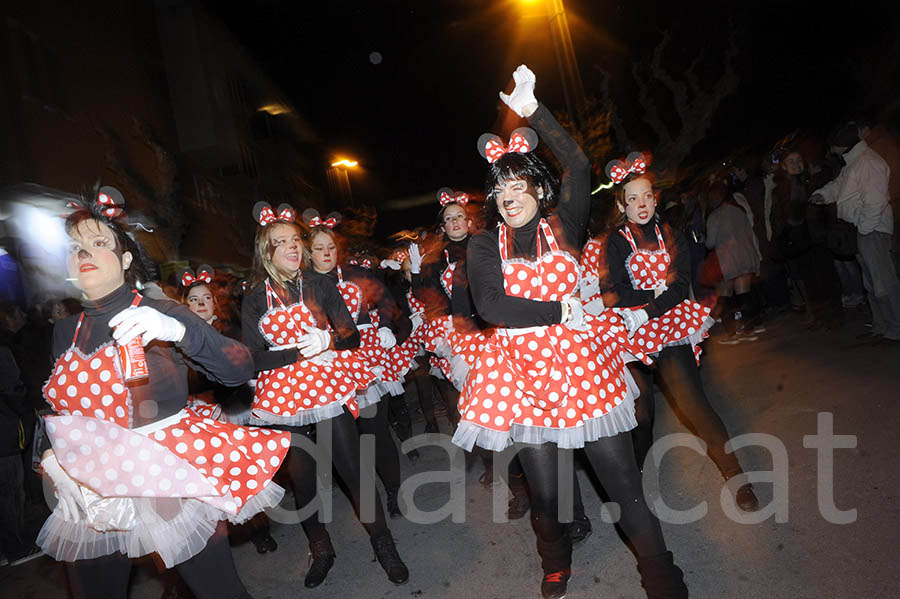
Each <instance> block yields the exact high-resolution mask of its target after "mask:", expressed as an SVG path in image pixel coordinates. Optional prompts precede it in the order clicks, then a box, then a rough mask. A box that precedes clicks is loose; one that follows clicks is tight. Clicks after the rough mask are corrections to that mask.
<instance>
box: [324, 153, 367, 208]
mask: <svg viewBox="0 0 900 599" xmlns="http://www.w3.org/2000/svg"><path fill="white" fill-rule="evenodd" d="M358 166H359V162H358V161H356V160H351V159H349V158H339V159H338V160H335V161H333V162H332V163H331V166H330V167H329V168H328V188H329V191H331V194H332V196H334V197H336V198H338V201H339V202H340V204H341V205H342V206H345V205H346V206H352V205H353V194H352V192H351V189H350V174H349V173H350V170H351V169H355V168H357V167H358Z"/></svg>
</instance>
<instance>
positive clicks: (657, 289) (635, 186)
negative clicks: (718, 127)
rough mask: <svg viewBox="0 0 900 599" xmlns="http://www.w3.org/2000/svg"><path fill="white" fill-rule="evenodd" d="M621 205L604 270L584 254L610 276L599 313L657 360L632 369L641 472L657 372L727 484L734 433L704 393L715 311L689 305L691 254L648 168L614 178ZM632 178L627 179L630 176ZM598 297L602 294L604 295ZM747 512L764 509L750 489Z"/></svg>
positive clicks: (639, 161) (591, 266)
mask: <svg viewBox="0 0 900 599" xmlns="http://www.w3.org/2000/svg"><path fill="white" fill-rule="evenodd" d="M616 164H617V163H615V162H614V163H610V165H609V167H608V169H607V170H608V171H609V170H613V171H614V172H613V173H612V174H611V178H612V179H613V181H614V182H617V183H619V184H620V185H619V186H618V187H617V189H616V194H615V195H616V206H617V207H618V209H619V211H620V213H621V214H622V220H621V223H620V225H619V226H618V227H617V228H616V229H615V230H614V231H613V232H612V233H611V234H610V235H609V236H608V237H607V238H606V244H605V254H606V261H605V263H604V264H603V265H600V266H599V267H598V265H597V262H596V261H593V262H592V261H591V259H590V257H589V253H588V252H587V251H586V252H585V255H584V256H583V257H582V264H583V266H585V270H586V271H587V272H589V273H590V274H592V275H594V276H595V277H598V278H599V277H600V275H601V274H603V273H604V272H605V274H606V276H604V277H602V278H603V280H602V282H601V284H600V287H602V288H603V291H605V293H603V295H602V300H601V301H600V306H601V309H602V307H603V306H609V307H614V309H615V310H616V311H617V312H618V313H619V315H620V316H621V317H622V319H623V320H624V322H625V326H626V328H627V329H628V335H629V337H631V338H632V339H634V340H635V341H636V342H637V344H638V345H639V346H641V347H644V348H646V351H647V352H648V353H650V354H651V355H652V356H653V357H654V362H655V365H654V368H652V369H651V368H650V367H648V366H646V365H644V364H639V363H637V362H632V363H630V364H629V365H628V367H629V369H630V370H631V374H632V375H633V376H634V379H635V381H636V382H637V385H638V388H639V389H640V391H641V395H640V397H639V398H638V400H637V402H636V404H635V412H636V416H637V421H638V426H637V428H635V429H634V430H633V431H632V436H633V438H634V447H635V454H636V457H637V463H638V466H640V467H641V468H643V466H644V459H645V458H646V456H647V454H648V453H649V451H650V447H651V445H652V444H653V417H654V412H655V408H654V405H655V401H654V396H653V378H654V373H658V375H659V377H660V379H662V381H663V382H664V383H665V385H666V387H667V388H668V390H669V391H670V392H671V395H672V401H673V402H674V404H675V405H677V406H678V408H679V412H680V413H681V414H682V415H684V417H685V418H686V419H687V420H688V421H689V422H690V423H691V425H693V428H694V430H696V431H697V434H698V435H699V436H700V437H701V438H702V439H703V440H704V441H706V443H707V444H708V448H709V455H710V457H711V458H712V460H713V461H714V462H715V464H716V466H718V468H719V471H720V472H721V473H722V476H723V477H724V478H725V480H726V481H727V480H730V479H732V478H735V477H737V476H739V475H741V474H743V470H742V469H741V465H740V463H739V462H738V460H737V457H736V456H735V455H734V454H733V453H729V452H726V451H725V444H726V443H727V442H728V439H729V436H728V431H727V430H726V429H725V425H724V424H723V423H722V419H721V418H719V415H718V414H717V413H716V411H715V410H714V409H713V407H712V406H711V405H710V403H709V400H708V399H707V397H706V393H705V392H704V390H703V382H702V380H701V378H700V370H699V368H698V363H699V359H700V342H701V341H703V339H705V338H706V337H707V336H708V333H707V331H708V329H709V327H710V326H712V324H713V322H714V321H713V319H712V318H711V317H710V309H709V308H707V307H705V306H702V305H700V304H698V303H697V302H695V301H693V300H691V299H689V295H690V290H691V267H690V250H689V248H688V245H687V241H686V240H685V238H684V235H682V234H681V233H680V232H678V231H677V230H675V229H673V228H672V227H670V226H669V224H668V223H666V222H664V221H663V220H662V219H661V218H660V217H659V215H658V213H657V212H656V196H655V194H654V190H653V183H652V179H651V177H650V176H649V175H647V174H645V169H646V162H645V161H644V158H643V157H642V156H640V155H637V156H630V157H629V160H628V163H627V164H625V165H624V168H621V170H618V171H617V173H618V176H617V174H616V172H615V165H616ZM625 171H627V172H625ZM598 293H599V292H598ZM736 501H737V503H738V505H739V506H740V507H741V509H744V510H748V511H752V510H756V509H757V508H758V507H759V502H758V501H757V499H756V495H755V494H754V492H753V487H752V485H751V484H750V483H745V484H743V485H741V486H740V487H739V488H738V489H737V490H736Z"/></svg>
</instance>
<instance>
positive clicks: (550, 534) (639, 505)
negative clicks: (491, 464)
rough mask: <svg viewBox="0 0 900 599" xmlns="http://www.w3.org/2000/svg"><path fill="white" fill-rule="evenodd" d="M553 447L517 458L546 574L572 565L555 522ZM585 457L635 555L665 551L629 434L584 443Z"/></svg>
mask: <svg viewBox="0 0 900 599" xmlns="http://www.w3.org/2000/svg"><path fill="white" fill-rule="evenodd" d="M560 451H568V450H560V449H558V448H557V446H556V444H555V443H544V444H543V445H527V446H523V448H522V449H521V450H520V451H519V460H520V461H521V462H522V468H523V469H524V470H525V477H526V478H527V479H528V487H529V489H530V490H531V525H532V527H533V528H534V532H535V535H536V536H537V547H538V553H539V554H540V556H541V566H542V567H543V570H544V572H545V573H549V572H558V571H560V570H564V569H567V568H569V567H570V565H571V563H572V543H571V541H570V539H569V536H568V535H567V534H566V529H565V526H564V525H563V524H561V523H560V522H559V518H558V506H559V487H558V484H557V483H558V480H559V479H558V476H559V474H558V470H559V468H558V461H557V460H558V457H559V452H560ZM584 453H585V455H586V456H587V458H588V461H589V462H590V464H591V467H592V468H593V470H594V473H595V474H596V475H597V478H598V479H599V480H600V484H601V485H603V488H604V489H605V490H606V493H607V495H608V496H609V498H610V500H611V501H614V502H616V503H618V505H619V508H620V509H621V516H620V518H619V522H618V525H619V528H620V529H621V530H622V532H623V533H624V534H625V536H626V537H627V538H628V541H629V544H630V545H631V547H632V549H633V551H634V552H635V553H636V554H637V556H638V557H649V556H654V555H659V554H662V553H665V551H666V543H665V540H664V539H663V535H662V529H661V528H660V525H659V521H658V520H657V519H656V517H655V516H654V515H653V514H652V513H651V512H650V509H649V508H648V507H647V503H646V501H645V500H644V491H643V488H642V486H641V474H640V471H639V470H638V469H637V464H636V462H635V460H634V449H633V445H632V441H631V435H629V434H628V433H621V434H619V435H616V436H614V437H603V438H601V439H598V440H597V441H592V442H590V443H587V444H586V445H585V447H584Z"/></svg>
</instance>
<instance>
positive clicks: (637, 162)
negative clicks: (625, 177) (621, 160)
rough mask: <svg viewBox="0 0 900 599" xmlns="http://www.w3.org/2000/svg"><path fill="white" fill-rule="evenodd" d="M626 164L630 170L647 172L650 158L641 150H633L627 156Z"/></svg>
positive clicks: (639, 172)
mask: <svg viewBox="0 0 900 599" xmlns="http://www.w3.org/2000/svg"><path fill="white" fill-rule="evenodd" d="M625 166H626V168H627V169H628V171H629V172H632V173H638V174H641V173H645V172H647V167H648V166H650V158H649V156H647V155H646V154H642V153H641V152H632V153H630V154H629V155H628V157H627V158H625Z"/></svg>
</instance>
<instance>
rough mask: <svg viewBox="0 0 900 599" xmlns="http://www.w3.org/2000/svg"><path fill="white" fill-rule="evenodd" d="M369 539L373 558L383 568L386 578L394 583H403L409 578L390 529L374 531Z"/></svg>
mask: <svg viewBox="0 0 900 599" xmlns="http://www.w3.org/2000/svg"><path fill="white" fill-rule="evenodd" d="M370 540H371V541H372V549H374V550H375V559H377V560H378V563H379V564H381V567H382V568H384V571H385V573H386V574H387V577H388V580H390V581H391V582H393V583H394V584H403V583H405V582H406V581H407V580H409V570H407V569H406V564H404V563H403V560H401V559H400V555H399V554H398V553H397V548H396V547H395V546H394V538H393V537H392V536H391V531H389V530H384V531H382V532H379V533H376V534H375V535H374V536H373V537H372V538H371V539H370Z"/></svg>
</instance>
